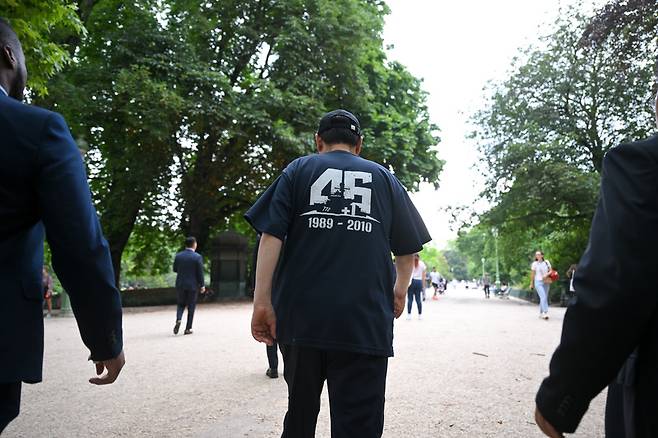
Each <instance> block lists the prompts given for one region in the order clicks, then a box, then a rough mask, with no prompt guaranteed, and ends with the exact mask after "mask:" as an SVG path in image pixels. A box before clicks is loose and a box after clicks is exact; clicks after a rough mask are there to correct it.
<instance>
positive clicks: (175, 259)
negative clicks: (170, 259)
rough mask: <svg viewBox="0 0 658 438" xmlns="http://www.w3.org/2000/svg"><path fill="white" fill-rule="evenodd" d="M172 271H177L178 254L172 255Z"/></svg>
mask: <svg viewBox="0 0 658 438" xmlns="http://www.w3.org/2000/svg"><path fill="white" fill-rule="evenodd" d="M174 272H176V273H178V254H176V257H174Z"/></svg>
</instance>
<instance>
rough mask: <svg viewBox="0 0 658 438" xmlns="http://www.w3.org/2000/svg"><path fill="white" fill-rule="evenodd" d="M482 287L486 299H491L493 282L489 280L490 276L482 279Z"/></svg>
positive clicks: (486, 275) (485, 275) (487, 275)
mask: <svg viewBox="0 0 658 438" xmlns="http://www.w3.org/2000/svg"><path fill="white" fill-rule="evenodd" d="M482 285H483V287H484V297H485V298H490V297H489V294H490V293H491V291H490V288H491V280H490V279H489V274H484V277H482Z"/></svg>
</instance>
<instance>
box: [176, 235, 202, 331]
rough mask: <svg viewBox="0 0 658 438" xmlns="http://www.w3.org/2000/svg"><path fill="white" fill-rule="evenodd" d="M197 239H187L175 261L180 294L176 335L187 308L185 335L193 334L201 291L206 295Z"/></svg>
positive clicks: (177, 285)
mask: <svg viewBox="0 0 658 438" xmlns="http://www.w3.org/2000/svg"><path fill="white" fill-rule="evenodd" d="M196 245H197V244H196V239H195V238H194V237H188V238H187V239H185V249H184V250H183V251H181V252H179V253H178V254H176V258H175V259H174V272H175V273H177V274H178V275H177V276H176V292H177V293H178V308H177V309H176V324H175V325H174V334H175V335H177V334H178V330H179V329H180V323H181V320H182V319H183V311H184V310H185V307H187V324H186V325H185V334H186V335H191V334H192V320H193V319H194V309H195V308H196V300H197V296H198V293H199V291H201V293H204V292H205V291H206V288H205V287H204V286H203V284H204V283H203V257H201V255H200V254H197V252H196Z"/></svg>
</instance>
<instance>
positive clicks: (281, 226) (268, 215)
mask: <svg viewBox="0 0 658 438" xmlns="http://www.w3.org/2000/svg"><path fill="white" fill-rule="evenodd" d="M244 217H245V219H246V220H247V222H249V224H250V225H251V226H252V227H253V228H254V229H255V230H256V231H257V232H258V233H267V234H271V235H272V236H275V237H277V238H279V239H281V240H283V239H284V238H285V237H286V234H288V227H289V226H290V223H291V221H292V181H291V176H290V174H289V172H286V171H284V173H282V174H281V175H280V176H279V177H278V178H277V179H276V180H275V181H274V183H272V185H271V186H270V187H269V188H268V189H267V190H266V191H265V193H263V194H262V195H261V196H260V198H258V200H257V201H256V202H255V203H254V205H252V206H251V208H250V209H249V210H248V211H247V213H245V215H244Z"/></svg>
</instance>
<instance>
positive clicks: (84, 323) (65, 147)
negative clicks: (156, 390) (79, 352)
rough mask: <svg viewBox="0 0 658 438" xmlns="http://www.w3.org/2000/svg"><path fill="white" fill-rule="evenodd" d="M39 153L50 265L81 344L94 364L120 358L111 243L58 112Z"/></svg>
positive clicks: (41, 204)
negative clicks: (67, 299) (67, 298)
mask: <svg viewBox="0 0 658 438" xmlns="http://www.w3.org/2000/svg"><path fill="white" fill-rule="evenodd" d="M37 153H38V165H39V174H38V177H37V193H38V201H39V208H40V211H41V217H42V220H43V223H44V225H45V228H46V235H47V238H48V243H49V244H50V247H51V250H52V263H53V267H54V269H55V272H56V273H57V275H58V277H59V279H60V281H61V283H62V286H63V287H64V289H65V290H66V291H67V293H68V294H69V296H70V298H71V306H72V307H73V312H74V314H75V317H76V320H77V323H78V327H79V329H80V334H81V335H82V339H83V342H84V343H85V345H86V346H87V347H88V348H89V350H90V351H91V357H90V358H91V359H92V360H94V361H96V362H104V361H108V360H111V359H113V358H117V357H119V356H120V357H122V349H123V333H122V326H121V318H122V309H121V296H120V294H119V291H118V290H117V288H116V285H115V279H114V270H113V268H112V260H111V257H110V251H109V247H108V244H107V242H106V241H105V239H104V237H103V234H102V231H101V227H100V223H99V221H98V217H97V215H96V211H95V209H94V206H93V204H92V200H91V195H90V190H89V185H88V183H87V177H86V173H85V169H84V165H83V163H82V158H81V156H80V151H79V150H78V148H77V146H76V144H75V142H74V141H73V138H72V137H71V134H70V132H69V130H68V127H67V126H66V123H65V122H64V119H63V118H62V117H61V116H60V115H58V114H53V115H51V116H50V118H49V119H48V121H47V122H46V125H45V127H44V132H43V135H42V137H41V144H39V145H38V152H37ZM119 370H120V367H119ZM116 375H118V371H116ZM116 375H115V376H113V378H114V379H115V378H116ZM109 377H112V376H109ZM112 381H113V380H112ZM96 383H98V382H96ZM104 383H111V382H109V381H105V382H104Z"/></svg>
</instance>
